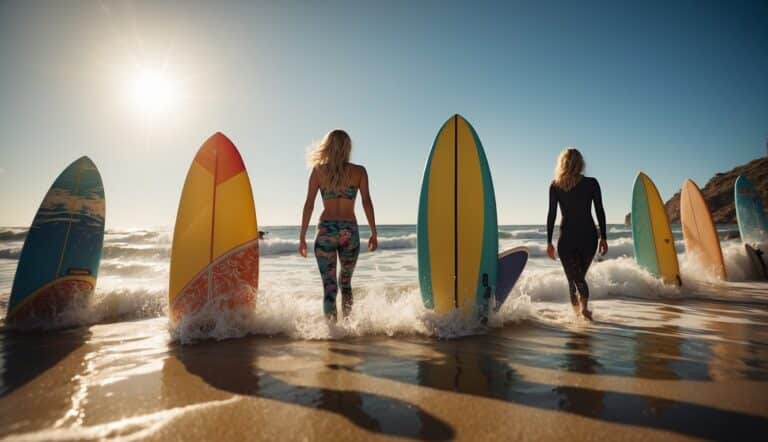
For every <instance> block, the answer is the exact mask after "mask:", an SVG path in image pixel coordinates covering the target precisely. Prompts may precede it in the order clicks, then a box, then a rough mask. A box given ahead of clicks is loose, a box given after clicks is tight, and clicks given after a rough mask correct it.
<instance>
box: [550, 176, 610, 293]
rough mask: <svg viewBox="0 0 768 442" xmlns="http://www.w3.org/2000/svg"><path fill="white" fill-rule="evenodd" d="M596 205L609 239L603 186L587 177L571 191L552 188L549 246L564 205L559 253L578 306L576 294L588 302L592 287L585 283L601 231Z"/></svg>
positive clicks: (602, 227)
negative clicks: (558, 211) (558, 207)
mask: <svg viewBox="0 0 768 442" xmlns="http://www.w3.org/2000/svg"><path fill="white" fill-rule="evenodd" d="M593 202H594V204H595V213H596V214H597V221H598V223H599V224H600V238H602V239H605V233H606V231H605V210H603V197H602V195H601V194H600V184H598V182H597V180H596V179H594V178H591V177H583V178H582V179H581V180H580V181H579V182H578V183H577V184H576V185H575V186H574V187H573V188H572V189H571V190H569V191H567V192H566V191H565V190H563V189H561V188H559V187H557V186H556V185H555V184H554V183H552V185H550V186H549V214H548V215H547V244H549V243H551V242H552V233H553V231H554V228H555V218H556V217H557V205H558V203H559V204H560V212H561V214H562V221H561V222H560V237H559V238H558V240H557V254H558V255H559V256H560V262H561V263H562V264H563V269H564V270H565V276H566V277H567V278H568V290H569V292H570V294H571V304H573V305H578V303H579V300H578V298H576V291H577V290H578V292H579V294H580V295H581V297H582V298H584V299H585V300H586V299H587V298H589V287H588V286H587V282H586V281H585V279H584V278H585V276H586V274H587V270H589V265H590V264H591V263H592V259H593V258H594V257H595V251H596V249H597V237H598V232H597V229H596V228H595V221H594V220H593V219H592V203H593Z"/></svg>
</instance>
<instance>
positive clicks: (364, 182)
mask: <svg viewBox="0 0 768 442" xmlns="http://www.w3.org/2000/svg"><path fill="white" fill-rule="evenodd" d="M360 167H361V168H362V169H363V170H362V171H361V172H360V173H362V176H361V177H360V196H361V197H362V199H363V210H365V217H366V218H368V226H369V227H370V228H371V238H370V239H369V240H368V250H370V251H371V252H373V251H374V250H376V248H377V247H378V246H379V241H378V237H377V234H376V216H375V215H374V213H373V201H371V189H370V186H369V185H368V172H367V171H366V170H365V167H362V166H360Z"/></svg>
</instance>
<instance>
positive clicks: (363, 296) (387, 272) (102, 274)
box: [0, 225, 753, 342]
mask: <svg viewBox="0 0 768 442" xmlns="http://www.w3.org/2000/svg"><path fill="white" fill-rule="evenodd" d="M262 230H265V231H266V232H268V233H267V235H266V238H265V239H264V240H262V241H261V244H260V250H261V260H260V266H261V269H260V283H259V292H258V296H257V307H256V311H255V312H253V315H250V316H249V317H247V318H224V317H216V316H215V315H214V317H213V318H212V319H213V320H214V321H216V322H217V326H216V327H214V328H213V329H212V330H210V331H208V332H207V333H208V334H205V335H200V331H199V330H194V331H193V330H192V329H193V328H194V327H188V329H189V330H187V329H184V328H183V327H180V329H179V330H169V336H170V339H172V340H180V341H182V342H190V341H194V340H197V339H200V338H209V337H210V338H215V339H224V338H231V337H237V336H243V335H246V334H266V335H284V336H288V337H291V338H295V339H336V338H344V337H350V336H369V335H386V336H392V335H398V334H406V335H407V334H415V335H424V336H436V337H440V338H453V337H458V336H463V335H468V334H476V333H482V328H478V327H477V324H466V323H465V321H462V320H460V318H458V317H447V318H441V317H437V316H436V315H434V314H432V312H430V311H427V310H425V309H424V307H423V306H422V303H421V298H420V294H419V288H418V269H417V254H416V226H415V225H384V226H380V227H379V250H378V251H376V252H374V253H370V252H368V251H367V247H366V244H367V243H366V241H367V238H368V235H369V230H368V228H367V227H366V226H363V227H361V243H362V247H361V248H362V249H363V251H362V252H361V254H360V258H359V261H358V265H357V268H356V270H355V274H354V277H353V295H354V300H355V307H354V310H353V313H352V315H351V317H350V318H349V319H348V320H347V321H344V322H341V323H340V324H339V325H338V326H335V327H329V326H328V325H327V324H326V322H325V321H324V318H323V316H322V287H321V282H320V277H319V274H318V271H317V267H316V263H315V260H314V258H313V256H312V253H311V252H310V256H309V257H308V258H302V257H300V256H299V255H298V253H297V250H298V231H299V229H298V227H297V226H264V227H262ZM608 230H609V231H608V245H609V251H608V254H607V255H606V256H605V257H597V258H596V262H595V263H594V264H593V265H592V267H591V269H590V272H589V275H588V279H587V280H588V283H589V284H590V290H591V299H592V300H593V301H597V303H595V304H594V310H595V315H596V319H597V320H600V318H606V317H610V316H612V315H613V313H614V312H615V311H620V310H621V308H620V307H621V303H622V302H624V301H630V300H633V299H643V300H657V301H658V302H660V303H663V302H664V300H665V299H680V298H704V299H712V298H722V297H724V296H726V289H725V287H726V285H725V283H723V282H720V281H716V280H708V279H707V278H706V277H703V276H702V275H703V274H705V272H702V271H701V269H697V268H696V266H695V265H694V264H693V263H690V262H688V260H687V259H686V256H685V254H684V253H682V252H683V244H682V237H681V231H680V228H679V226H675V227H674V228H673V232H674V235H675V239H676V246H677V248H678V252H679V255H678V258H679V260H680V264H681V274H682V279H683V281H684V286H683V287H682V288H679V287H673V286H665V285H663V284H662V283H661V282H660V281H659V280H657V279H656V278H654V277H652V276H651V275H650V274H648V273H647V272H645V271H644V270H643V269H641V268H640V267H638V266H637V264H636V263H635V261H634V259H633V257H632V256H633V250H632V233H631V230H630V229H629V228H628V227H626V226H624V225H610V226H609V228H608ZM718 231H719V234H720V236H721V238H723V251H724V255H725V261H726V267H727V272H728V275H729V280H730V282H729V283H728V284H733V283H738V282H739V281H748V280H749V279H751V278H752V276H753V275H751V274H750V267H749V263H748V260H747V257H746V255H745V253H744V250H743V246H742V245H741V242H740V241H739V240H738V239H726V238H735V237H736V238H737V237H738V235H737V234H736V233H737V228H736V226H728V225H726V226H719V227H718ZM24 237H25V229H23V228H17V227H5V228H0V311H2V314H4V313H5V310H6V305H7V301H8V296H9V294H10V290H11V285H12V282H13V277H14V272H15V268H16V263H17V260H18V257H19V254H20V252H21V247H22V245H23V241H24ZM313 237H314V231H313V228H310V231H309V233H308V241H309V248H310V250H311V249H312V238H313ZM171 240H172V232H171V231H170V230H169V229H163V228H155V229H110V230H108V231H107V232H106V235H105V241H104V251H103V256H102V261H101V267H100V270H99V278H98V284H97V289H96V293H95V296H94V299H93V302H92V304H91V305H90V306H88V307H87V308H85V309H80V310H77V311H73V312H68V314H66V315H64V317H62V318H60V319H59V321H58V322H57V323H56V324H51V327H61V326H63V325H74V324H83V325H84V324H98V323H105V322H109V323H114V322H120V321H134V320H137V319H144V318H155V317H163V318H164V317H166V316H167V285H168V268H169V259H170V258H169V257H170V248H171ZM516 246H525V247H527V248H528V250H529V252H530V260H529V262H528V265H527V267H526V269H525V272H524V273H523V276H522V277H521V279H520V280H519V281H518V283H517V285H516V286H515V288H514V290H513V292H512V294H511V295H510V297H509V299H508V301H507V302H506V303H505V305H504V306H503V307H502V308H501V309H500V311H499V312H497V313H494V314H493V315H492V316H491V318H490V320H489V327H503V326H504V325H505V324H507V323H510V322H516V321H524V320H534V321H544V322H548V323H555V324H558V323H570V322H572V321H573V318H572V312H571V309H570V305H569V303H568V291H567V287H566V280H565V277H564V274H563V271H562V269H561V267H560V264H559V262H555V261H552V260H550V259H549V258H548V257H547V256H546V229H545V227H544V226H541V225H511V226H501V227H500V229H499V250H500V251H503V250H507V249H509V248H512V247H516ZM718 287H721V288H720V289H718Z"/></svg>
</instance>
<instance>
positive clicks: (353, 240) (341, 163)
mask: <svg viewBox="0 0 768 442" xmlns="http://www.w3.org/2000/svg"><path fill="white" fill-rule="evenodd" d="M351 152H352V140H351V139H350V138H349V135H348V134H347V133H346V132H344V131H343V130H340V129H335V130H332V131H330V132H328V134H326V135H325V138H323V141H321V142H320V143H319V144H318V145H317V146H315V148H314V149H312V151H311V152H310V153H309V158H308V160H309V166H310V167H311V169H312V173H311V174H310V175H309V188H308V189H307V200H306V202H305V203H304V213H303V215H302V218H301V233H300V234H299V253H300V254H301V256H303V257H306V256H307V241H306V236H307V226H308V225H309V219H310V218H311V217H312V211H313V210H314V207H315V198H316V197H317V192H318V191H319V192H320V195H321V196H322V198H323V206H324V210H323V213H322V214H321V215H320V224H318V226H317V237H316V238H315V258H316V259H317V267H318V269H319V270H320V277H321V278H322V279H323V291H324V297H323V312H324V313H325V316H326V317H327V318H328V319H329V320H333V321H335V320H336V317H337V313H336V295H337V293H338V286H339V284H338V283H337V281H339V282H340V285H341V301H342V302H341V304H342V313H343V315H344V317H347V316H349V313H350V311H351V310H352V273H353V272H354V271H355V264H357V256H358V254H359V253H360V233H359V231H358V228H357V220H356V219H355V197H356V196H357V191H358V190H360V195H361V197H362V199H363V209H364V210H365V216H366V218H368V225H369V226H370V228H371V237H370V238H369V239H368V250H370V251H374V250H376V247H377V246H378V242H377V238H376V220H375V217H374V214H373V202H372V201H371V194H370V190H369V187H368V174H367V172H366V171H365V168H364V167H363V166H359V165H357V164H352V163H350V162H349V157H350V153H351ZM337 259H338V262H339V263H340V264H341V265H340V267H341V269H340V271H339V274H338V277H337V274H336V263H337Z"/></svg>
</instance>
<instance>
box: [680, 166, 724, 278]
mask: <svg viewBox="0 0 768 442" xmlns="http://www.w3.org/2000/svg"><path fill="white" fill-rule="evenodd" d="M680 223H681V224H682V226H683V240H684V242H685V253H686V254H687V255H689V256H690V257H691V258H692V259H694V260H696V261H697V262H698V263H699V265H700V266H701V267H703V268H704V269H706V270H707V271H709V272H710V273H711V274H712V275H714V276H715V277H717V278H720V279H723V280H724V279H726V274H725V261H723V251H722V249H721V248H720V238H719V237H718V236H717V229H716V228H715V223H714V221H713V220H712V213H711V212H710V211H709V207H707V202H706V201H705V200H704V195H702V194H701V190H700V189H699V186H697V185H696V183H694V182H693V181H692V180H686V181H685V183H683V189H682V191H681V192H680Z"/></svg>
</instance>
